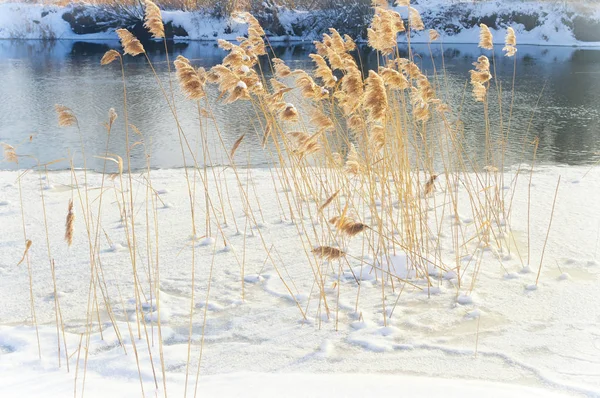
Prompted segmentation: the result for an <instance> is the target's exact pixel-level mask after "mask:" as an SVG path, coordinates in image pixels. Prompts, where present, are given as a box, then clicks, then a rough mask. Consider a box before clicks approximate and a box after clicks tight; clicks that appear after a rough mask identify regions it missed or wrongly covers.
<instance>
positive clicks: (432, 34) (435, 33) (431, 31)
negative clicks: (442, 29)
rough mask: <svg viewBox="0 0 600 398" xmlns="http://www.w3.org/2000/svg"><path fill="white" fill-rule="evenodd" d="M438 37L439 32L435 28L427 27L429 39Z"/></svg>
mask: <svg viewBox="0 0 600 398" xmlns="http://www.w3.org/2000/svg"><path fill="white" fill-rule="evenodd" d="M439 38H440V34H439V33H438V31H437V30H435V29H429V41H436V40H437V39H439Z"/></svg>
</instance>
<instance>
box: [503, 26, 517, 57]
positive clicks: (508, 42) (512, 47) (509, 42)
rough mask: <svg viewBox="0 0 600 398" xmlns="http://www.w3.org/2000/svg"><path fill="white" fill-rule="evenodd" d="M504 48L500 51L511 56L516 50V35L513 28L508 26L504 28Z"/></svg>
mask: <svg viewBox="0 0 600 398" xmlns="http://www.w3.org/2000/svg"><path fill="white" fill-rule="evenodd" d="M504 44H505V46H504V48H503V49H502V51H504V52H506V54H505V56H507V57H512V56H514V55H515V54H516V52H517V47H516V45H517V37H516V36H515V30H514V29H513V28H508V29H507V30H506V37H505V38H504Z"/></svg>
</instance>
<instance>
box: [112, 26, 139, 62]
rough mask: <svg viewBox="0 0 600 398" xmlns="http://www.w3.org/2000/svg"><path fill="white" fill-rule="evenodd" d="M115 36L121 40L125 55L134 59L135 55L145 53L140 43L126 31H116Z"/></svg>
mask: <svg viewBox="0 0 600 398" xmlns="http://www.w3.org/2000/svg"><path fill="white" fill-rule="evenodd" d="M117 35H118V36H119V39H120V40H121V45H122V46H123V50H124V51H125V54H129V55H131V56H133V57H135V56H136V55H139V54H143V53H145V52H146V51H145V50H144V46H142V43H140V41H139V40H138V39H137V38H136V37H135V36H134V35H133V34H131V32H130V31H128V30H127V29H117Z"/></svg>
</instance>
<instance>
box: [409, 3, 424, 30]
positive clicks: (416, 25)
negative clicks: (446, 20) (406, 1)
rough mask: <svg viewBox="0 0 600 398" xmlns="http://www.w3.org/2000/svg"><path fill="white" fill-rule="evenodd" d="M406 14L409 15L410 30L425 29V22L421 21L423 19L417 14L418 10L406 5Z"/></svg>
mask: <svg viewBox="0 0 600 398" xmlns="http://www.w3.org/2000/svg"><path fill="white" fill-rule="evenodd" d="M408 16H409V18H408V19H409V21H410V28H411V29H412V30H423V29H425V24H424V23H423V20H422V19H421V14H419V11H417V10H416V9H414V8H412V7H408Z"/></svg>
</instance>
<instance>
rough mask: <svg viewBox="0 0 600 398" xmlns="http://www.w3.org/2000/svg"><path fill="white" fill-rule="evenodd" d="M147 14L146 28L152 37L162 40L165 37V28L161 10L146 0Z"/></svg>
mask: <svg viewBox="0 0 600 398" xmlns="http://www.w3.org/2000/svg"><path fill="white" fill-rule="evenodd" d="M145 4H146V14H145V16H144V27H145V28H146V29H148V30H149V31H150V33H152V37H154V38H156V39H162V38H164V37H165V27H164V25H163V22H162V16H161V15H160V8H158V6H157V5H156V4H154V3H153V2H152V1H150V0H145Z"/></svg>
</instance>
